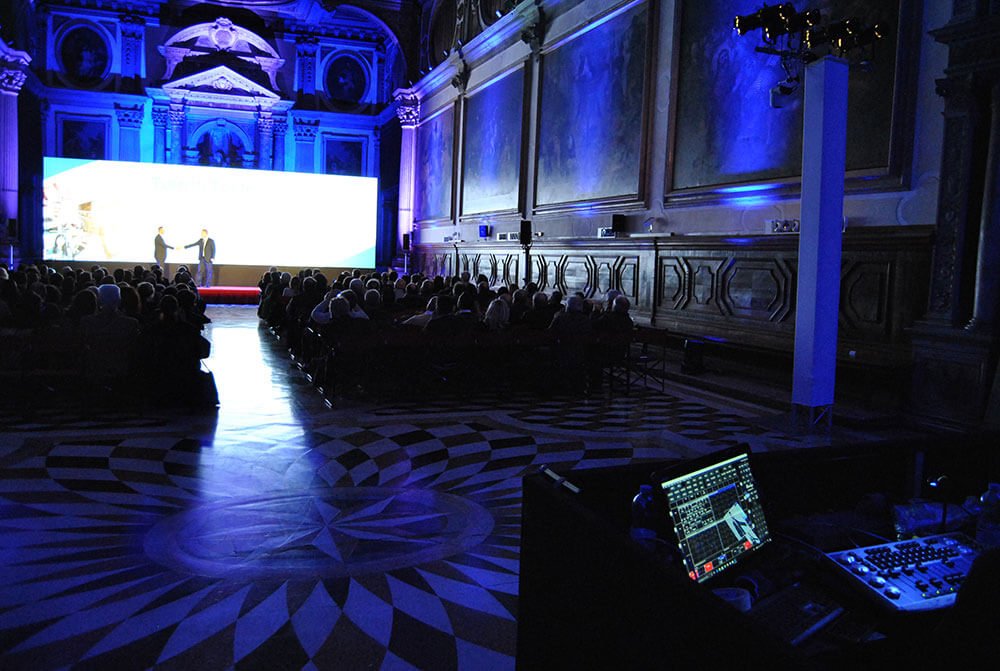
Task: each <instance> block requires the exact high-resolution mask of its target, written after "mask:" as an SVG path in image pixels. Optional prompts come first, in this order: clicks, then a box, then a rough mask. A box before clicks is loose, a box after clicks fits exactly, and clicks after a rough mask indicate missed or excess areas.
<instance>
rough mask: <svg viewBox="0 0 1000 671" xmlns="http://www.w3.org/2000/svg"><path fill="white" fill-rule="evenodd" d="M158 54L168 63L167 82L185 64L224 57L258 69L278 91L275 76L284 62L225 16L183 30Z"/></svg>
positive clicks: (257, 36) (265, 41)
mask: <svg viewBox="0 0 1000 671" xmlns="http://www.w3.org/2000/svg"><path fill="white" fill-rule="evenodd" d="M159 51H160V53H161V54H162V55H163V57H164V58H165V59H166V61H167V72H166V75H165V76H166V78H167V79H170V78H171V77H172V76H173V75H174V70H175V69H176V68H177V67H178V66H179V65H180V64H182V63H184V62H186V61H189V60H192V59H193V60H199V59H200V58H203V57H205V56H210V55H212V54H216V55H218V54H225V55H227V56H229V57H231V58H236V59H240V60H242V61H244V62H246V63H248V64H250V65H251V66H252V67H255V68H259V69H260V71H261V72H262V73H264V74H265V75H266V76H267V78H268V79H269V80H270V82H271V86H272V88H278V85H277V80H276V77H277V73H278V70H280V69H281V67H282V66H283V65H284V64H285V59H283V58H281V56H280V55H279V54H278V52H277V51H276V50H275V49H274V47H273V46H271V45H270V44H269V43H268V42H267V40H265V39H264V38H262V37H261V36H260V35H257V34H256V33H254V32H252V31H250V30H247V29H246V28H243V27H241V26H237V25H236V24H234V23H233V22H232V20H230V19H227V18H225V17H220V18H218V19H216V20H215V21H214V22H212V23H199V24H198V25H194V26H189V27H187V28H184V29H183V30H181V31H179V32H177V33H175V34H174V35H173V36H171V37H170V38H169V39H168V40H167V41H166V42H165V43H164V44H163V45H162V46H160V47H159Z"/></svg>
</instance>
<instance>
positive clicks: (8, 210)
mask: <svg viewBox="0 0 1000 671" xmlns="http://www.w3.org/2000/svg"><path fill="white" fill-rule="evenodd" d="M29 63H31V57H30V56H28V54H27V53H25V52H23V51H17V50H15V49H12V48H10V47H8V46H7V44H6V43H5V42H4V41H3V40H0V226H2V227H5V226H7V225H8V222H9V221H16V220H17V200H18V161H17V154H18V142H17V95H18V93H20V91H21V87H22V86H24V82H25V81H26V80H27V74H26V72H25V70H26V69H27V67H28V64H29Z"/></svg>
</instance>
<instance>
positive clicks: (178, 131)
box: [168, 103, 187, 164]
mask: <svg viewBox="0 0 1000 671" xmlns="http://www.w3.org/2000/svg"><path fill="white" fill-rule="evenodd" d="M168 118H169V119H170V162H171V163H178V164H179V163H184V139H185V138H184V125H185V122H186V121H187V110H185V109H184V104H183V103H170V111H169V112H168Z"/></svg>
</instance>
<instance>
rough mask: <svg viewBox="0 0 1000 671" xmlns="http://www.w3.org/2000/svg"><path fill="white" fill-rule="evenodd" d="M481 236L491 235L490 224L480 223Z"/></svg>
mask: <svg viewBox="0 0 1000 671" xmlns="http://www.w3.org/2000/svg"><path fill="white" fill-rule="evenodd" d="M479 237H481V238H488V237H490V225H489V224H479Z"/></svg>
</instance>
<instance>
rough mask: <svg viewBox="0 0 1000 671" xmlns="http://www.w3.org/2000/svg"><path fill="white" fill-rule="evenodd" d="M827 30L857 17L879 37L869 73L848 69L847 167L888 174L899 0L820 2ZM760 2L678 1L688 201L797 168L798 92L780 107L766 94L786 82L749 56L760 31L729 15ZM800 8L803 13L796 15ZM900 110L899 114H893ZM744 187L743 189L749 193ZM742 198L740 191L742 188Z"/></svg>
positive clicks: (678, 127)
mask: <svg viewBox="0 0 1000 671" xmlns="http://www.w3.org/2000/svg"><path fill="white" fill-rule="evenodd" d="M814 4H815V7H813V6H812V5H811V6H810V8H816V9H819V10H820V11H821V13H822V16H823V22H824V23H830V22H833V21H838V20H840V19H844V18H847V17H852V16H856V17H859V18H861V19H862V20H863V21H864V22H865V23H868V24H871V23H878V24H879V25H880V26H881V27H882V28H883V30H884V31H885V39H884V40H883V43H881V44H879V45H878V48H877V50H876V53H875V55H876V59H875V61H874V67H873V68H872V70H871V71H868V72H866V71H862V70H854V69H852V71H851V74H850V84H849V93H848V120H847V123H848V142H847V147H848V150H847V169H848V170H849V171H865V177H872V176H873V175H877V174H886V173H887V171H888V170H889V166H890V163H891V162H892V158H893V157H892V151H893V149H892V145H891V142H890V139H891V137H892V131H893V117H894V107H893V92H894V85H895V81H896V77H897V72H896V71H897V68H896V43H897V40H896V35H897V34H898V32H899V9H900V0H820V1H819V2H818V3H814ZM758 9H760V2H759V0H682V5H681V20H680V29H679V31H678V33H677V34H678V36H679V37H678V39H679V40H680V47H679V62H678V75H677V79H678V86H677V100H676V119H675V130H674V151H673V152H672V155H673V157H674V160H673V166H672V171H669V170H668V175H670V174H672V183H671V184H668V185H667V187H668V188H667V191H668V192H670V191H680V193H675V194H671V195H675V196H680V197H684V196H685V193H684V191H683V190H689V191H688V194H697V193H699V192H700V193H702V194H703V195H704V194H707V195H710V196H716V195H719V194H720V192H721V193H728V192H731V191H732V189H727V186H733V185H747V184H748V183H760V186H761V188H772V187H774V186H775V183H776V182H779V181H780V180H786V181H794V180H795V179H796V178H797V177H798V175H800V174H801V172H802V169H801V166H802V86H800V87H799V91H798V93H797V95H796V96H794V97H793V98H792V99H791V100H790V101H789V103H788V104H787V105H786V106H785V107H782V108H780V109H776V108H772V107H771V106H770V91H771V89H772V87H774V86H775V85H776V84H777V83H778V82H780V81H782V80H783V79H785V73H784V72H783V71H782V69H781V65H780V62H779V59H778V58H777V57H776V56H767V55H764V54H761V53H757V52H755V51H754V48H755V47H756V46H758V45H759V44H760V43H761V40H760V31H754V32H751V33H748V34H747V35H744V36H742V37H740V36H738V35H737V34H736V32H735V31H734V30H732V19H733V17H735V16H737V15H741V14H749V13H753V12H755V11H757V10H758ZM800 9H801V8H800ZM896 113H898V110H897V111H896ZM748 190H749V189H748ZM741 192H742V189H741Z"/></svg>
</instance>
